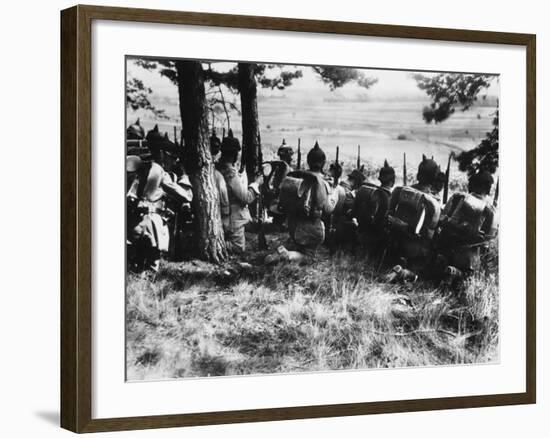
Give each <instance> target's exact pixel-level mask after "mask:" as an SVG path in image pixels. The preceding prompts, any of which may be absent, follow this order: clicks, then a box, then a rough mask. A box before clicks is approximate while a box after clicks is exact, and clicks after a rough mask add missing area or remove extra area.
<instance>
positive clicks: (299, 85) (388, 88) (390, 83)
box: [128, 61, 498, 99]
mask: <svg viewBox="0 0 550 438" xmlns="http://www.w3.org/2000/svg"><path fill="white" fill-rule="evenodd" d="M233 66H234V63H217V64H216V69H219V70H227V69H228V68H231V67H233ZM300 68H301V70H302V74H303V77H302V78H300V79H296V80H294V82H293V85H292V87H289V88H288V89H286V90H283V91H279V90H273V91H272V90H266V89H259V90H258V92H259V94H260V95H271V94H281V93H284V94H288V93H292V94H294V93H296V94H298V93H308V94H309V93H311V94H312V95H314V96H318V97H320V98H324V97H329V96H330V95H331V94H334V93H331V91H330V90H329V87H328V86H327V85H325V84H324V83H323V82H322V81H321V80H320V79H319V77H318V76H317V75H316V74H315V73H314V72H313V70H312V69H311V68H308V67H307V66H306V67H300ZM362 71H363V72H364V73H365V75H366V76H369V77H376V78H378V82H377V83H376V84H375V85H373V86H372V87H371V88H369V89H368V90H366V89H364V88H360V87H358V86H357V85H355V84H348V85H346V86H344V87H342V88H339V89H338V90H337V91H336V93H339V94H342V95H344V96H346V97H351V96H354V95H356V94H357V93H360V94H367V95H368V96H369V97H371V98H374V99H397V98H400V97H401V98H407V99H411V98H414V97H418V98H419V99H422V98H423V97H425V96H426V95H425V93H424V92H423V91H421V90H419V89H418V87H417V86H416V82H415V81H414V80H413V79H412V78H411V74H412V72H409V71H396V70H369V69H364V70H362ZM128 74H129V75H131V76H133V77H136V78H139V79H142V80H143V81H144V83H145V85H146V86H149V87H151V88H152V89H153V91H154V92H155V94H157V93H158V94H159V95H160V96H162V97H164V96H172V95H173V93H175V92H176V89H175V87H174V85H173V84H172V83H171V82H170V81H169V80H168V79H166V78H164V77H161V76H160V75H159V74H158V72H155V71H153V72H149V71H146V70H144V69H142V68H140V67H136V66H135V65H134V64H133V62H131V61H130V62H128ZM488 94H490V95H498V82H497V81H496V80H494V81H493V84H492V85H491V87H490V88H489V90H488ZM174 97H175V96H174Z"/></svg>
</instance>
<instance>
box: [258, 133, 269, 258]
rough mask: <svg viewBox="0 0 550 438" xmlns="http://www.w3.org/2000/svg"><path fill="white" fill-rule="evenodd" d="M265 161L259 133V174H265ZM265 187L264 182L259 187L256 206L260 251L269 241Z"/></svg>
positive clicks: (265, 247)
mask: <svg viewBox="0 0 550 438" xmlns="http://www.w3.org/2000/svg"><path fill="white" fill-rule="evenodd" d="M263 163H264V157H263V153H262V142H261V140H260V135H259V133H258V156H257V162H256V165H257V169H256V171H257V175H263ZM264 187H265V184H262V186H261V187H259V195H258V204H257V206H256V220H257V221H258V249H259V250H260V251H263V250H265V249H267V241H266V238H265V229H264Z"/></svg>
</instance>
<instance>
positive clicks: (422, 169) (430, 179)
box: [416, 155, 440, 184]
mask: <svg viewBox="0 0 550 438" xmlns="http://www.w3.org/2000/svg"><path fill="white" fill-rule="evenodd" d="M439 171H440V169H439V165H438V164H437V163H436V162H435V161H434V160H433V159H429V158H427V157H426V155H422V161H421V162H420V164H419V165H418V173H417V174H416V179H417V180H418V182H419V183H420V184H433V183H434V182H435V178H436V176H437V173H438V172H439Z"/></svg>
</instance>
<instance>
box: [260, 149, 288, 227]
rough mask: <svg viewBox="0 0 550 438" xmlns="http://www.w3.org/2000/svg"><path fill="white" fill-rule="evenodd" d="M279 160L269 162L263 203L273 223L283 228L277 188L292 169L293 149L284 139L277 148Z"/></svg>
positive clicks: (284, 217) (283, 221)
mask: <svg viewBox="0 0 550 438" xmlns="http://www.w3.org/2000/svg"><path fill="white" fill-rule="evenodd" d="M277 155H278V156H279V160H277V161H271V162H269V167H270V169H269V175H267V176H266V179H265V181H264V183H265V185H266V186H265V191H264V203H265V205H266V206H267V212H268V214H269V215H270V216H271V217H272V218H273V224H274V225H277V226H278V227H279V229H280V230H284V229H285V226H284V223H285V219H286V216H285V215H284V214H283V213H282V212H281V211H280V210H279V190H280V187H281V183H282V182H283V180H284V179H285V178H286V176H287V175H288V173H289V172H291V171H292V167H291V166H292V156H293V155H294V151H293V150H292V148H291V147H290V146H288V145H287V144H286V141H285V139H283V143H282V144H281V146H279V149H278V150H277Z"/></svg>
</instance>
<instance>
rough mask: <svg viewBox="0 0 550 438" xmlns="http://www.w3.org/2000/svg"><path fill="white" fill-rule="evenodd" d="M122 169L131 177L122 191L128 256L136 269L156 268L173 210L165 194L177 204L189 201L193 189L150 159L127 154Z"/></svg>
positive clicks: (166, 237) (164, 247) (167, 233)
mask: <svg viewBox="0 0 550 438" xmlns="http://www.w3.org/2000/svg"><path fill="white" fill-rule="evenodd" d="M126 171H127V173H128V175H130V176H131V178H132V182H131V184H130V185H129V189H128V192H127V195H126V196H127V234H126V235H127V241H128V258H129V260H130V263H131V264H132V266H133V268H134V269H136V270H146V269H151V270H153V271H156V270H158V266H159V261H160V256H161V253H163V252H166V251H168V247H169V241H170V236H169V230H168V226H167V222H168V221H169V219H171V216H172V215H173V212H171V211H169V210H168V209H167V208H166V201H167V198H168V197H170V198H172V200H173V201H174V202H175V203H176V204H179V205H181V204H183V203H190V202H191V200H192V197H193V193H192V191H191V188H190V187H185V186H183V185H178V184H177V183H176V182H174V181H173V179H172V178H171V177H170V175H169V174H168V173H166V172H165V171H164V169H163V168H162V166H161V165H160V164H158V163H157V162H155V161H154V160H142V159H141V158H140V157H138V156H129V157H127V159H126Z"/></svg>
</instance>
